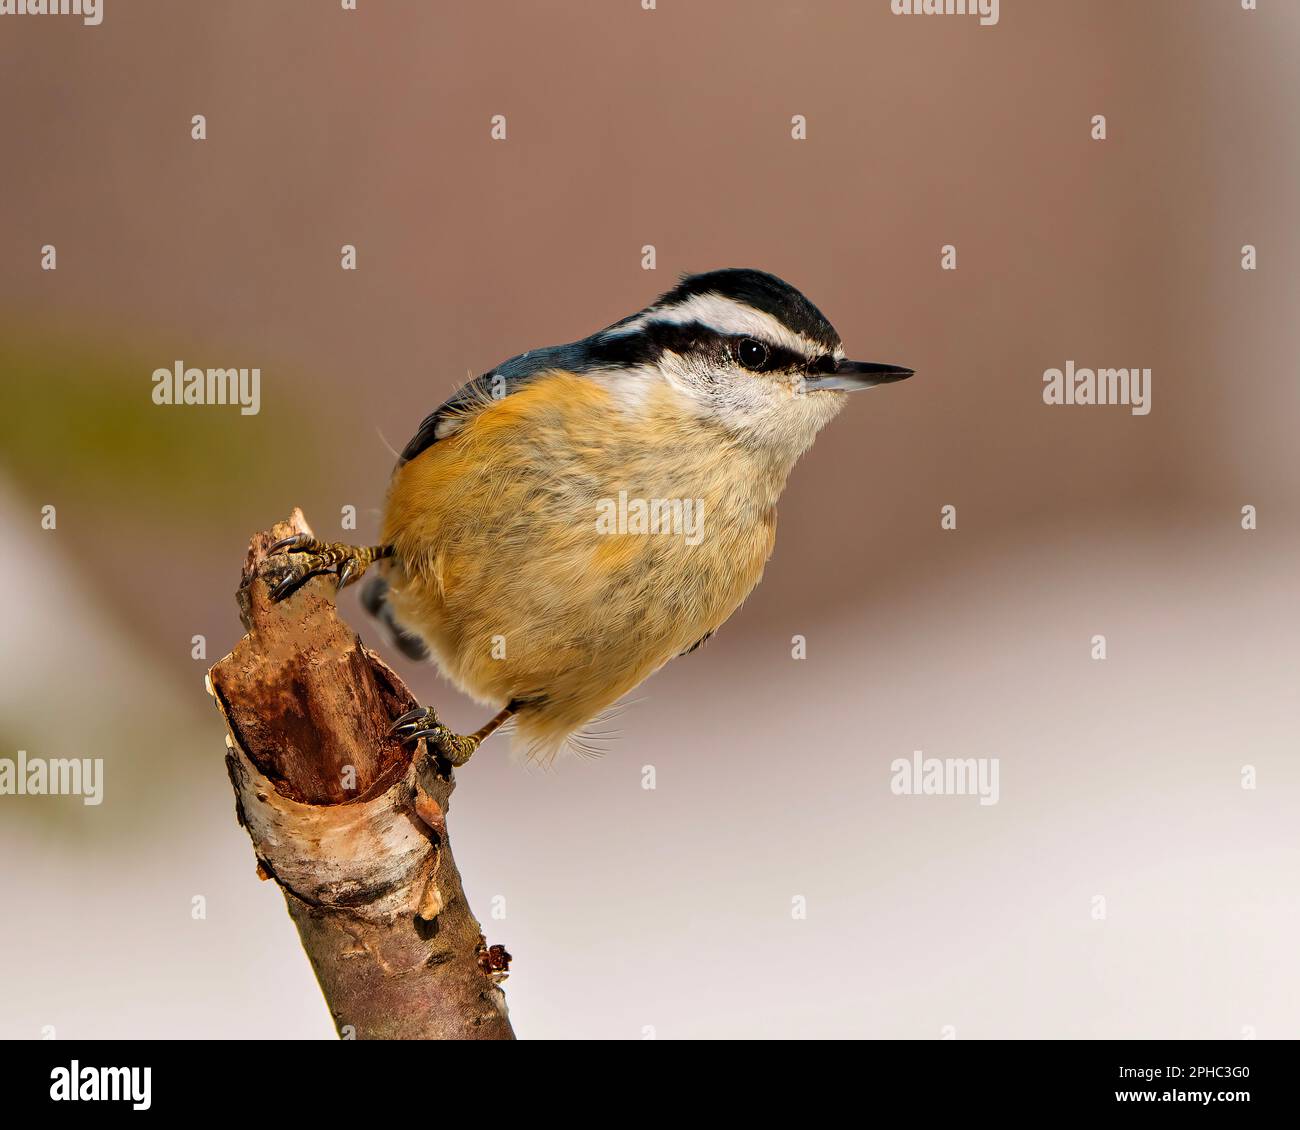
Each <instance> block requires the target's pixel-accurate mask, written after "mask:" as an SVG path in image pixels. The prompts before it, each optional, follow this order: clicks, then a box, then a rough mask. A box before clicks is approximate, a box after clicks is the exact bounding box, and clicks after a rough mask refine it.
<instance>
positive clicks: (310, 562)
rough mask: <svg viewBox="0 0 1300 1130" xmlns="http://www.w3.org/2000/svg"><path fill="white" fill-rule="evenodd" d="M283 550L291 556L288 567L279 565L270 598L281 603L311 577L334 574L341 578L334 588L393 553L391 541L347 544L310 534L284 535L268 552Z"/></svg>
mask: <svg viewBox="0 0 1300 1130" xmlns="http://www.w3.org/2000/svg"><path fill="white" fill-rule="evenodd" d="M277 553H283V554H285V555H287V556H288V558H289V567H288V568H287V569H277V570H276V572H275V583H274V584H272V585H271V601H272V602H273V603H279V602H280V601H282V600H285V599H287V598H288V597H290V596H292V595H293V594H294V593H295V592H297V591H298V590H299V589H300V588H302V586H303V585H305V584H306V583H307V582H308V581H309V580H311V579H312V577H321V576H324V575H326V574H333V575H334V576H336V577H337V578H338V580H337V582H336V583H335V586H334V588H335V591H337V590H339V589H341V588H342V587H343V586H344V585H350V584H351V583H352V582H353V581H356V580H358V579H359V578H360V576H361V574H362V573H364V572H365V571H366V570H367V569H368V568H369V567H370V566H371V565H372V564H373V563H374V562H375V561H378V560H379V559H380V558H381V557H391V556H392V553H393V547H392V546H389V545H344V544H343V543H342V542H338V541H317V540H316V539H315V538H313V537H311V536H310V535H309V534H294V536H293V537H289V538H281V539H280V540H279V541H278V542H276V543H275V544H274V545H273V546H271V548H270V550H268V554H277Z"/></svg>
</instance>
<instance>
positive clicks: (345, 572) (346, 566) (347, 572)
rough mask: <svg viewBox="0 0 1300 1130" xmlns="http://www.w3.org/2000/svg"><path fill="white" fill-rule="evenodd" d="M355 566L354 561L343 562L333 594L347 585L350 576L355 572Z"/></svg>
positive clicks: (350, 578)
mask: <svg viewBox="0 0 1300 1130" xmlns="http://www.w3.org/2000/svg"><path fill="white" fill-rule="evenodd" d="M356 564H357V563H356V562H355V561H353V560H352V559H351V558H349V559H348V560H347V561H345V562H343V564H342V565H341V566H340V567H339V579H338V584H336V585H335V586H334V591H335V592H338V591H340V590H341V589H342V588H343V586H344V585H346V584H347V583H348V581H350V580H352V576H353V574H354V573H355V572H356Z"/></svg>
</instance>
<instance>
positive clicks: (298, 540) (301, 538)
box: [266, 534, 315, 556]
mask: <svg viewBox="0 0 1300 1130" xmlns="http://www.w3.org/2000/svg"><path fill="white" fill-rule="evenodd" d="M314 540H315V539H314V538H312V536H311V535H310V534H291V535H290V536H289V537H287V538H281V539H280V540H279V541H277V542H276V543H275V544H274V545H272V546H271V548H270V549H268V550H267V551H266V552H267V555H268V556H269V555H270V554H272V553H280V552H282V551H283V550H286V549H289V548H290V547H292V546H296V545H306V544H307V543H308V542H311V541H314Z"/></svg>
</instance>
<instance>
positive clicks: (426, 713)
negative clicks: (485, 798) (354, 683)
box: [388, 705, 515, 767]
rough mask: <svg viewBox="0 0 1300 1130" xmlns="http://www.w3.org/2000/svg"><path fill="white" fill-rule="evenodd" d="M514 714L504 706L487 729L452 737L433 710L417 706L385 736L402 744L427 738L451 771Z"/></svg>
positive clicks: (396, 721)
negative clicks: (393, 738)
mask: <svg viewBox="0 0 1300 1130" xmlns="http://www.w3.org/2000/svg"><path fill="white" fill-rule="evenodd" d="M514 712H515V708H514V706H513V705H511V706H507V707H506V708H505V709H504V710H502V711H501V712H500V713H499V714H497V716H496V717H495V718H493V719H492V720H491V721H490V722H488V724H487V725H486V726H483V727H482V728H481V729H478V730H475V731H474V733H472V734H454V733H452V732H451V730H450V729H449V728H448V727H446V726H444V725H443V724H442V723H441V722H440V721H438V715H437V714H435V713H434V710H433V707H431V706H417V707H416V708H415V709H414V710H408V711H407V712H406V713H405V714H403V715H402V716H401V717H400V718H397V719H395V720H394V721H393V725H392V728H391V729H390V730H389V731H388V732H389V733H390V734H392V735H393V736H394V737H396V738H398V739H400V740H401V741H403V742H412V741H416V740H417V739H419V738H427V739H428V743H429V745H430V746H432V747H433V749H435V750H436V751H437V752H438V753H439V755H441V756H442V757H443V758H445V759H446V760H447V761H449V762H450V763H451V764H452V766H453V767H458V766H461V765H464V764H465V762H467V761H468V760H469V759H470V758H471V757H472V756H473V755H474V751H475V750H476V749H478V747H479V746H480V745H482V744H483V742H484V741H486V740H487V739H488V738H489V737H490V736H491V735H492V734H494V733H496V731H497V730H499V729H500V728H501V727H502V726H503V725H504V724H505V723H506V722H508V721H509V720H510V717H511V715H513V714H514Z"/></svg>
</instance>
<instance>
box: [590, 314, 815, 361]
mask: <svg viewBox="0 0 1300 1130" xmlns="http://www.w3.org/2000/svg"><path fill="white" fill-rule="evenodd" d="M744 341H756V342H759V344H761V345H762V346H763V347H764V348H766V350H767V360H766V361H765V362H764V363H763V364H762V365H761V366H760V367H758V368H757V369H754V370H752V371H753V372H762V373H771V372H779V371H782V370H788V369H797V370H799V371H801V372H806V371H807V370H808V369H809V368H810V367H812V365H811V363H810V362H809V360H808V358H807V357H805V356H804V355H803V354H802V353H800V352H798V351H797V350H794V349H787V348H786V347H785V346H781V345H774V344H773V343H772V342H770V341H765V340H763V339H762V338H757V337H754V336H753V335H752V334H725V333H720V332H719V331H718V330H715V329H713V328H712V327H711V326H706V325H704V323H702V322H646V323H645V324H644V325H642V326H641V327H639V328H638V329H636V330H634V331H633V332H632V333H611V334H608V335H605V336H602V337H598V338H594V339H592V340H590V341H589V342H588V349H589V355H590V357H591V359H592V361H593V362H595V363H596V364H598V365H599V364H604V365H621V366H632V365H642V364H648V363H652V362H654V361H657V360H658V359H659V358H660V357H662V356H663V354H664V353H677V354H682V355H685V354H690V353H711V354H714V355H716V357H717V358H718V359H719V360H722V359H724V358H730V359H732V360H737V359H738V358H739V349H740V344H741V342H744Z"/></svg>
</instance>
